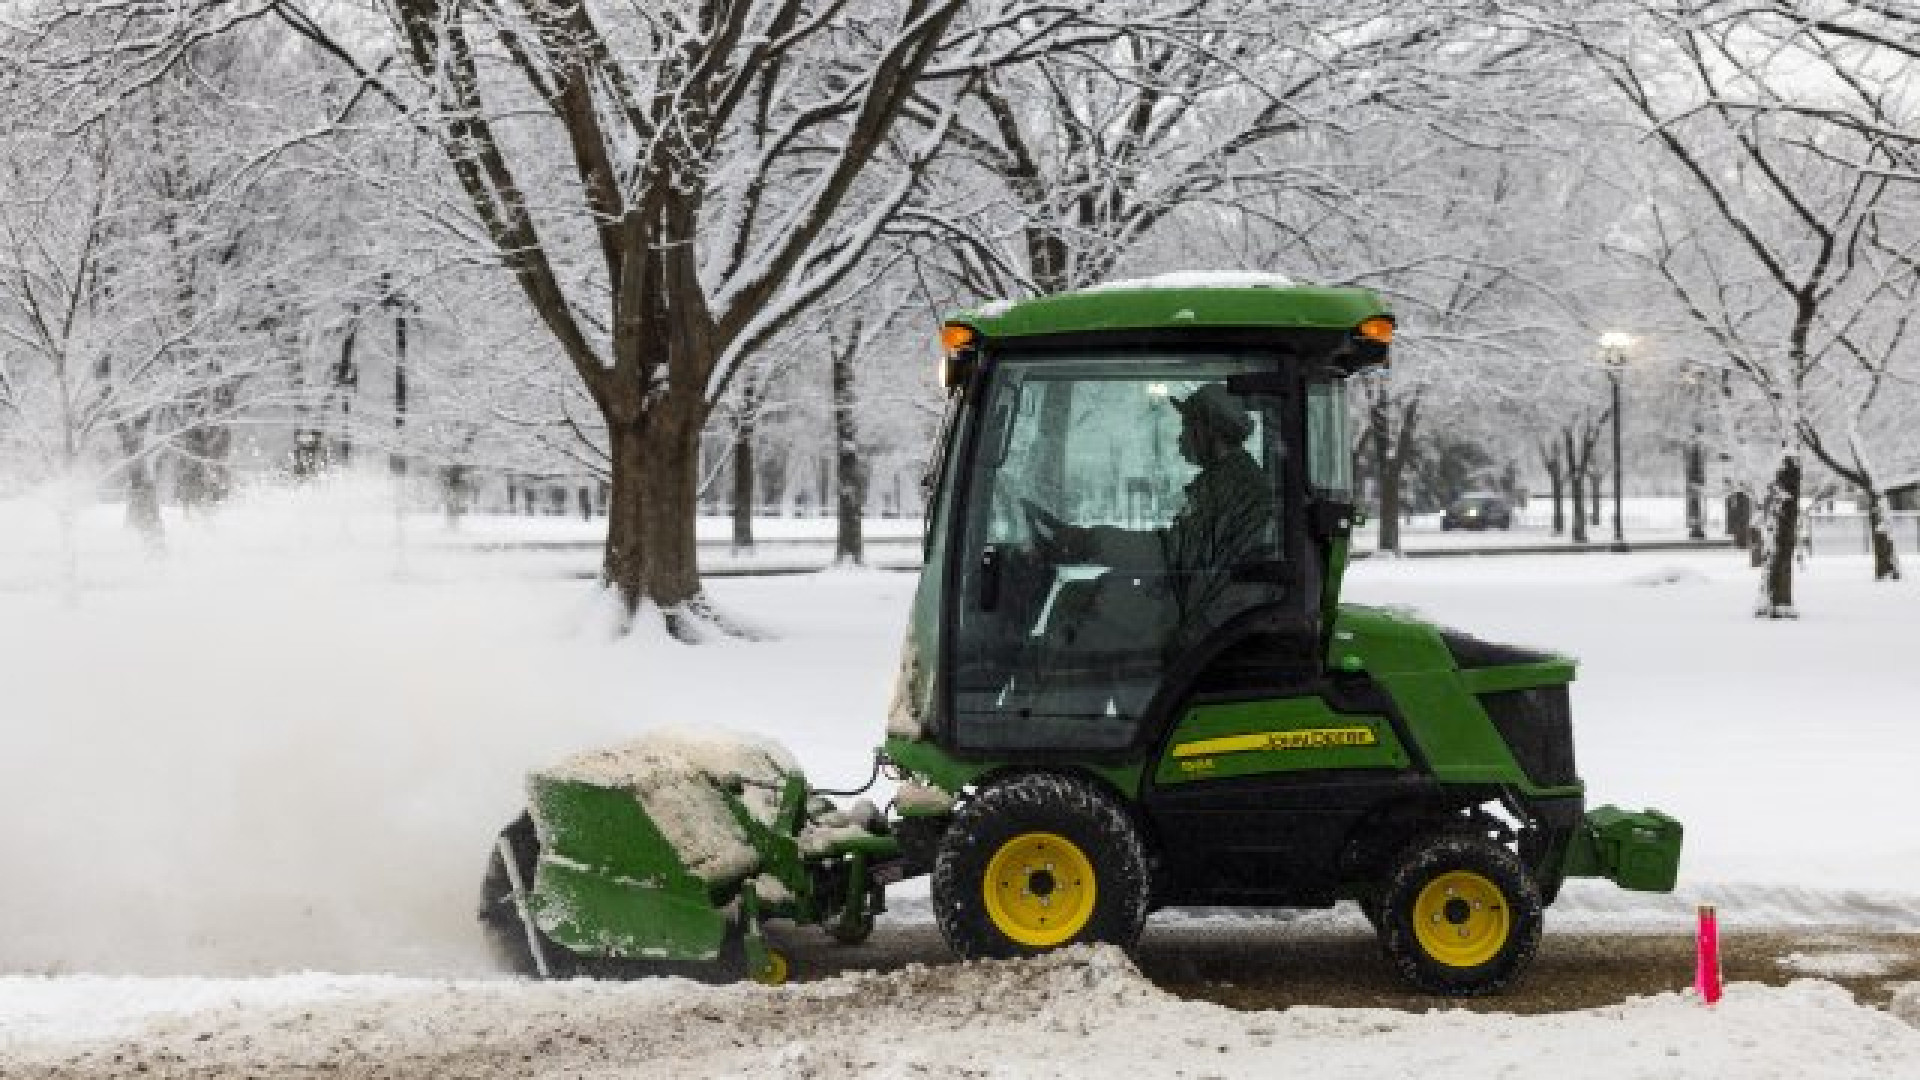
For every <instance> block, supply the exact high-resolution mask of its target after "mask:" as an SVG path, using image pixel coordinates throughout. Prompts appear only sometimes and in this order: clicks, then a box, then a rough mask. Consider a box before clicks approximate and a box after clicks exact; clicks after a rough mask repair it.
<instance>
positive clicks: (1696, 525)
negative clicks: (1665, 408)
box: [1686, 436, 1707, 540]
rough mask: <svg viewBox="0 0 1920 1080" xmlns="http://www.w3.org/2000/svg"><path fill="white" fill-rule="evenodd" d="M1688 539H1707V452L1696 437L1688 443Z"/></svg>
mask: <svg viewBox="0 0 1920 1080" xmlns="http://www.w3.org/2000/svg"><path fill="white" fill-rule="evenodd" d="M1686 468H1687V539H1689V540H1705V539H1706V538H1707V451H1706V448H1705V447H1703V446H1701V445H1700V439H1699V437H1698V436H1695V438H1694V439H1693V441H1691V442H1689V443H1687V451H1686Z"/></svg>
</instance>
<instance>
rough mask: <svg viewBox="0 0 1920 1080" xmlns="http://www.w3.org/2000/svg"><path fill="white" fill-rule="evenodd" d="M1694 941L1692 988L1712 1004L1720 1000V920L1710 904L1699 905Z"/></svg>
mask: <svg viewBox="0 0 1920 1080" xmlns="http://www.w3.org/2000/svg"><path fill="white" fill-rule="evenodd" d="M1695 941H1696V944H1697V946H1698V947H1697V948H1696V949H1695V952H1694V955H1695V956H1696V958H1697V959H1696V962H1695V964H1694V969H1693V988H1694V989H1695V990H1697V991H1699V993H1700V1000H1702V1001H1704V1002H1706V1003H1707V1005H1708V1006H1712V1005H1713V1004H1714V1003H1715V1002H1717V1001H1719V1000H1720V920H1719V917H1718V916H1716V915H1715V914H1714V911H1713V905H1712V904H1701V905H1700V933H1699V936H1698V937H1697V938H1696V939H1695Z"/></svg>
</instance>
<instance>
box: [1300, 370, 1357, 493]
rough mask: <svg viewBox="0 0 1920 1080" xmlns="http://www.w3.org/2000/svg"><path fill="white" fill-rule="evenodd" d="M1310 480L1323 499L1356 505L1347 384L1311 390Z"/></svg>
mask: <svg viewBox="0 0 1920 1080" xmlns="http://www.w3.org/2000/svg"><path fill="white" fill-rule="evenodd" d="M1307 478H1308V480H1309V481H1310V482H1311V483H1312V485H1313V489H1314V491H1315V492H1316V493H1317V494H1319V495H1320V496H1321V497H1322V498H1326V499H1332V500H1334V501H1335V502H1352V501H1353V448H1352V444H1350V443H1349V442H1348V441H1347V383H1346V380H1344V379H1336V380H1332V381H1329V382H1321V383H1312V384H1310V385H1309V386H1308V387H1307Z"/></svg>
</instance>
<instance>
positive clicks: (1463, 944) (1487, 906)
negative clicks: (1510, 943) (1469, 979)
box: [1413, 870, 1513, 968]
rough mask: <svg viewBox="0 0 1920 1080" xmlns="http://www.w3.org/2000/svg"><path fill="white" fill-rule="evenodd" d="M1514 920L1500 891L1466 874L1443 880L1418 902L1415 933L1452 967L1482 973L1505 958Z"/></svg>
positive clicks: (1433, 883)
mask: <svg viewBox="0 0 1920 1080" xmlns="http://www.w3.org/2000/svg"><path fill="white" fill-rule="evenodd" d="M1512 929H1513V915H1512V913H1511V912H1510V911H1509V910H1508V908H1507V896H1506V894H1505V893H1503V892H1501V891H1500V886H1498V885H1495V884H1494V883H1493V882H1491V881H1488V880H1487V879H1486V878H1483V877H1481V876H1480V875H1479V874H1475V873H1470V872H1468V871H1465V870H1452V871H1449V872H1447V873H1444V874H1441V875H1440V876H1439V877H1437V878H1434V879H1433V880H1432V881H1429V882H1427V887H1426V888H1424V889H1421V890H1420V895H1419V896H1417V897H1415V898H1414V901H1413V932H1414V936H1416V937H1418V938H1419V939H1420V947H1421V948H1422V949H1424V950H1425V951H1426V954H1427V955H1428V956H1431V957H1433V958H1434V959H1435V960H1438V961H1439V962H1440V963H1442V964H1445V965H1447V966H1448V967H1460V968H1469V967H1479V966H1480V965H1481V964H1484V963H1486V962H1487V961H1489V960H1491V959H1493V958H1494V957H1495V956H1498V955H1499V954H1500V950H1501V949H1502V948H1504V947H1505V946H1506V944H1507V936H1508V935H1509V934H1510V933H1511V932H1512Z"/></svg>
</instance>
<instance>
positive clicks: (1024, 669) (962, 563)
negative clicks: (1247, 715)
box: [949, 352, 1293, 753]
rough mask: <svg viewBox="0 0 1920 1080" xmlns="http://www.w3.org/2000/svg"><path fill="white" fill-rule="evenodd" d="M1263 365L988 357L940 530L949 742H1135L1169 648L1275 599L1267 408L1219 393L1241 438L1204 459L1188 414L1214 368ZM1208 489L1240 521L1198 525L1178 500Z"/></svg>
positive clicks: (1282, 454)
mask: <svg viewBox="0 0 1920 1080" xmlns="http://www.w3.org/2000/svg"><path fill="white" fill-rule="evenodd" d="M1274 363H1275V360H1274V358H1273V356H1272V355H1271V354H1260V353H1255V352H1248V353H1244V354H1242V353H1231V352H1222V353H1207V354H1195V353H1186V352H1182V353H1171V352H1158V353H1153V352H1131V353H1125V354H1113V353H1095V352H1076V353H1061V352H1045V353H1042V352H1034V353H1030V354H1027V353H1018V352H1012V353H1008V352H1002V353H999V354H997V355H996V357H995V361H994V364H993V367H992V369H991V373H990V375H989V384H988V386H987V389H986V392H985V397H984V401H983V404H982V413H981V415H980V418H979V427H978V429H977V433H976V437H975V439H974V440H973V453H972V455H971V461H970V466H971V468H970V473H969V478H968V481H967V483H966V485H965V488H964V490H965V497H964V500H963V504H962V506H961V507H960V521H959V523H958V532H957V541H958V542H957V550H956V553H955V566H956V567H957V569H958V571H959V579H958V582H957V584H956V588H955V592H954V594H953V599H952V604H953V618H952V621H951V623H950V624H949V625H950V626H951V627H952V631H953V639H952V641H951V646H950V647H951V650H952V652H951V654H950V655H951V657H952V662H953V666H952V677H951V681H950V684H949V685H950V687H951V691H950V692H951V695H952V696H951V699H950V700H951V711H950V715H951V718H952V735H953V742H954V745H955V747H956V749H959V750H962V751H972V752H978V753H1006V752H1019V751H1061V752H1075V751H1121V750H1125V749H1127V748H1130V747H1135V746H1137V745H1138V743H1139V741H1140V739H1141V736H1142V732H1141V723H1142V719H1143V717H1144V715H1145V713H1146V711H1147V709H1148V706H1149V704H1150V703H1151V702H1152V701H1153V699H1154V696H1155V694H1156V693H1157V692H1158V691H1159V690H1160V688H1161V685H1162V682H1163V679H1164V677H1165V675H1166V672H1167V671H1168V669H1169V668H1170V667H1171V666H1172V665H1173V664H1174V663H1175V662H1176V661H1177V660H1178V659H1179V657H1180V656H1181V654H1182V653H1183V652H1184V651H1185V650H1187V649H1189V648H1191V647H1193V645H1194V644H1195V643H1196V642H1198V641H1200V640H1202V639H1203V638H1205V637H1206V635H1207V634H1208V632H1209V631H1210V630H1212V629H1213V628H1216V627H1218V626H1220V625H1221V624H1223V623H1225V622H1226V621H1228V620H1229V619H1231V618H1233V617H1234V616H1235V615H1236V614H1238V613H1241V612H1244V611H1246V610H1248V609H1250V608H1254V607H1258V606H1261V605H1267V604H1272V603H1274V602H1276V601H1277V600H1279V599H1280V598H1281V597H1282V596H1283V595H1284V594H1285V593H1286V591H1287V590H1288V582H1289V581H1290V579H1291V573H1290V568H1289V567H1288V565H1287V562H1286V559H1285V557H1284V556H1285V551H1286V547H1285V545H1283V543H1282V530H1281V527H1280V521H1281V520H1282V516H1281V515H1282V512H1283V508H1284V504H1283V493H1284V491H1285V490H1286V489H1287V477H1288V475H1289V470H1290V469H1291V468H1292V467H1293V464H1292V463H1291V462H1289V460H1288V457H1287V454H1286V450H1285V447H1286V446H1287V440H1286V439H1285V438H1284V437H1283V434H1282V433H1283V429H1284V423H1283V418H1282V416H1281V410H1282V407H1283V404H1282V401H1281V400H1280V399H1277V398H1273V397H1244V398H1238V399H1237V401H1238V404H1236V405H1234V406H1232V407H1233V408H1236V409H1240V410H1244V417H1245V434H1244V437H1243V438H1241V439H1240V440H1239V441H1238V443H1237V445H1235V446H1232V447H1227V448H1224V449H1217V450H1216V451H1215V453H1214V455H1213V459H1212V460H1211V461H1208V462H1202V461H1199V460H1196V458H1198V457H1201V456H1203V455H1200V454H1197V453H1196V452H1195V450H1194V448H1193V445H1192V432H1191V431H1190V430H1189V429H1190V427H1191V423H1192V422H1191V420H1190V418H1189V415H1188V414H1190V413H1192V412H1193V411H1194V409H1193V407H1192V404H1191V403H1192V402H1194V401H1196V400H1198V399H1196V398H1195V397H1194V395H1196V394H1198V393H1200V392H1201V391H1202V389H1203V388H1204V387H1207V386H1209V385H1213V386H1214V387H1215V389H1214V390H1213V391H1211V397H1212V399H1213V401H1214V403H1215V404H1216V405H1217V404H1218V402H1219V400H1220V398H1221V394H1222V391H1223V389H1224V388H1225V387H1227V385H1228V381H1229V380H1230V379H1231V378H1232V377H1233V376H1235V375H1240V374H1244V373H1248V372H1252V371H1255V370H1261V369H1264V370H1268V371H1271V370H1272V369H1273V365H1274ZM1236 415H1237V414H1236ZM1236 430H1237V429H1236ZM1222 461H1224V462H1226V464H1225V465H1222V464H1220V463H1221V462H1222ZM1223 476H1224V477H1226V479H1225V480H1224V481H1223V480H1222V479H1221V477H1223ZM1253 487H1257V488H1259V489H1260V490H1259V491H1258V493H1257V496H1252V495H1248V493H1247V491H1246V490H1245V489H1248V488H1253ZM1224 488H1235V489H1237V494H1238V497H1237V498H1235V499H1234V500H1232V502H1233V505H1234V506H1237V507H1242V508H1244V507H1248V506H1257V507H1259V508H1260V511H1259V514H1258V515H1257V518H1255V517H1250V516H1249V515H1248V513H1246V512H1245V511H1244V509H1243V510H1242V511H1241V512H1240V513H1238V514H1237V515H1236V516H1231V517H1229V518H1227V519H1226V520H1225V521H1224V522H1223V521H1218V520H1209V519H1208V518H1207V515H1206V514H1205V513H1202V512H1201V511H1202V509H1203V508H1202V507H1199V506H1197V505H1196V504H1197V502H1198V501H1200V500H1204V499H1206V498H1208V497H1209V496H1210V493H1217V492H1218V491H1220V490H1223V489H1224ZM1213 501H1214V502H1220V501H1221V500H1219V499H1218V498H1217V497H1216V498H1214V499H1213ZM1216 516H1217V515H1216ZM1196 538H1198V539H1196Z"/></svg>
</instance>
